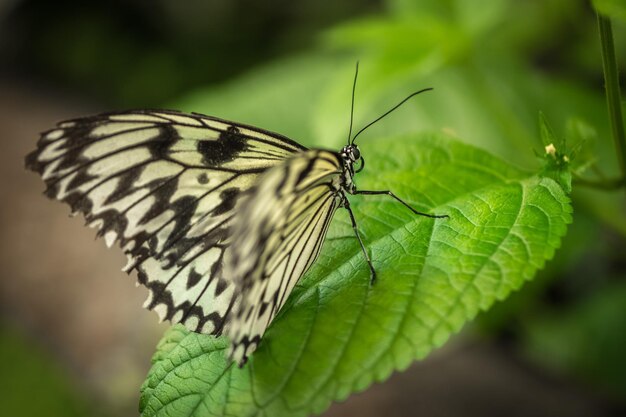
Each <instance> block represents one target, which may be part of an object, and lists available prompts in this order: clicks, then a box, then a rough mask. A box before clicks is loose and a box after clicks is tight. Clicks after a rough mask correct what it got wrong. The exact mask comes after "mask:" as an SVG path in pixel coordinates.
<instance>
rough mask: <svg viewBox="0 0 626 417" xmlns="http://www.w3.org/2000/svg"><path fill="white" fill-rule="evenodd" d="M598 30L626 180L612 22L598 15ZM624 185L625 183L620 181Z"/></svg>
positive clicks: (625, 138) (611, 119)
mask: <svg viewBox="0 0 626 417" xmlns="http://www.w3.org/2000/svg"><path fill="white" fill-rule="evenodd" d="M598 29H599V30H600V44H601V47H602V67H603V69H604V87H605V89H606V102H607V106H608V108H609V122H610V124H611V132H612V134H613V141H614V143H615V150H616V151H617V160H618V162H619V166H620V169H621V173H622V175H621V177H622V178H626V135H624V122H623V121H622V103H621V99H620V87H619V76H618V73H617V62H616V60H615V45H614V44H613V30H612V28H611V20H610V19H609V18H608V17H606V16H603V15H602V14H600V13H598ZM619 183H620V184H622V185H624V181H623V180H621V181H619Z"/></svg>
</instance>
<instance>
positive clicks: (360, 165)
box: [354, 157, 365, 174]
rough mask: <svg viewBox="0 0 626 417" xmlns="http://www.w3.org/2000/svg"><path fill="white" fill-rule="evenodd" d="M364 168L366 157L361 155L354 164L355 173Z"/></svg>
mask: <svg viewBox="0 0 626 417" xmlns="http://www.w3.org/2000/svg"><path fill="white" fill-rule="evenodd" d="M363 168H365V159H363V157H360V158H359V160H358V161H356V162H355V164H354V173H355V174H356V173H357V172H361V171H363Z"/></svg>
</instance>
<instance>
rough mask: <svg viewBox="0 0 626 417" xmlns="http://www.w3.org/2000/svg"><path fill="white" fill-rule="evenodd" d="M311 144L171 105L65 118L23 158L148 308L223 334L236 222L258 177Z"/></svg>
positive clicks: (230, 300)
mask: <svg viewBox="0 0 626 417" xmlns="http://www.w3.org/2000/svg"><path fill="white" fill-rule="evenodd" d="M303 151H306V148H304V147H302V146H301V145H299V144H297V143H296V142H294V141H292V140H290V139H288V138H286V137H284V136H281V135H278V134H275V133H271V132H267V131H264V130H261V129H258V128H254V127H251V126H246V125H241V124H238V123H233V122H229V121H225V120H221V119H217V118H212V117H208V116H202V115H198V114H184V113H179V112H175V111H163V110H158V111H146V110H141V111H130V112H120V113H109V114H102V115H98V116H94V117H86V118H80V119H75V120H70V121H66V122H62V123H59V124H58V126H57V127H56V128H55V129H52V130H50V131H48V132H45V133H43V134H42V137H41V139H40V140H39V142H38V145H37V150H35V151H34V152H33V153H31V154H30V155H28V156H27V158H26V165H27V167H28V168H30V169H31V170H33V171H36V172H38V173H39V174H40V175H41V176H42V178H43V180H44V181H45V183H46V186H47V189H46V194H47V195H48V196H49V197H51V198H55V199H58V200H61V201H64V202H66V203H68V204H69V205H70V207H71V209H72V212H73V213H82V214H83V215H84V216H85V219H86V221H87V224H88V225H90V226H91V227H96V228H97V229H98V235H99V236H103V237H104V238H105V240H106V243H107V245H109V246H111V245H112V244H113V243H114V242H116V241H117V242H119V245H120V247H121V248H122V249H123V251H124V252H125V253H126V254H127V256H128V264H127V266H126V267H125V270H127V271H131V270H137V271H138V274H139V282H140V283H141V284H143V285H145V286H146V287H147V288H148V289H149V290H150V291H149V297H148V300H146V307H147V308H149V309H152V310H155V311H156V312H157V313H158V314H159V316H160V317H161V319H167V320H170V321H172V322H174V323H176V322H180V323H184V324H185V326H186V327H187V328H189V329H191V330H193V331H197V332H202V333H207V334H220V333H221V331H222V329H223V327H224V322H225V319H226V317H227V316H228V315H229V312H230V311H231V310H232V309H233V307H234V304H235V302H236V301H237V299H238V298H237V297H236V293H235V291H236V288H235V285H233V281H232V280H231V279H229V278H228V277H225V276H224V272H223V267H224V253H225V249H226V248H228V247H229V245H230V244H231V234H230V232H229V230H230V226H231V224H232V222H233V217H234V214H235V212H236V211H237V207H238V206H239V204H240V196H241V195H242V193H244V192H245V191H246V190H249V189H250V188H251V187H252V186H253V185H254V184H255V183H256V181H257V179H258V177H259V175H260V174H261V173H263V172H264V171H266V170H267V169H268V168H271V167H274V166H276V165H279V164H282V163H283V162H284V161H285V159H286V158H288V157H290V156H292V155H293V154H294V153H301V152H303Z"/></svg>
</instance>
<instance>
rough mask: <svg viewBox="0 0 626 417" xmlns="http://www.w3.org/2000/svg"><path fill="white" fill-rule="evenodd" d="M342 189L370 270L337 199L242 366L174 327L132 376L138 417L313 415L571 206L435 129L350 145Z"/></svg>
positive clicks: (503, 287) (427, 337) (385, 369)
mask: <svg viewBox="0 0 626 417" xmlns="http://www.w3.org/2000/svg"><path fill="white" fill-rule="evenodd" d="M360 146H361V148H362V152H363V155H364V157H365V158H366V159H367V167H366V169H365V171H364V172H363V173H361V174H359V176H357V178H356V181H357V183H358V185H359V187H360V188H361V189H393V190H394V191H395V192H396V193H397V194H398V195H400V196H402V197H403V198H404V199H406V200H407V201H408V202H409V203H410V204H412V205H414V206H415V207H416V208H417V209H418V210H425V211H432V212H435V213H440V214H449V215H450V218H449V219H438V220H433V219H429V218H424V217H417V216H414V215H413V214H412V213H410V212H409V211H408V210H406V208H404V207H403V206H402V205H400V204H398V203H397V202H395V201H393V200H392V199H389V198H385V197H382V196H377V197H372V196H369V197H370V198H368V196H351V197H350V200H351V202H352V206H353V208H354V211H355V215H356V218H357V220H358V222H359V230H360V231H361V233H362V236H363V239H364V241H365V243H366V245H367V247H368V249H369V250H370V251H371V255H372V259H373V262H374V266H375V268H376V270H377V272H378V280H377V281H376V283H375V284H374V285H370V283H369V271H368V269H367V266H366V263H365V261H364V259H363V255H362V253H361V252H360V249H359V246H358V243H357V242H356V240H355V239H354V236H353V234H352V231H351V230H350V226H349V221H348V218H347V216H346V214H345V213H344V210H340V211H339V212H338V213H337V214H336V218H335V219H334V221H333V226H332V228H331V232H330V235H329V237H328V239H327V242H326V243H325V245H324V248H323V250H322V253H321V255H320V258H319V259H318V260H317V262H316V263H315V265H314V266H313V268H312V269H311V271H310V272H309V273H308V274H307V275H306V276H305V277H304V278H303V279H302V280H301V282H300V283H299V284H298V285H297V286H296V288H295V289H294V291H293V293H292V294H291V296H290V298H289V299H288V301H287V303H286V305H285V307H284V308H283V309H282V310H281V312H280V313H279V315H278V316H277V318H276V319H275V320H274V322H273V323H272V325H271V326H270V328H269V329H268V331H267V333H266V334H265V336H264V339H263V341H262V343H261V344H260V346H259V349H258V350H257V351H256V352H255V354H254V355H253V356H252V357H251V359H250V361H249V362H248V364H247V365H246V366H245V367H244V368H242V369H239V368H238V367H236V366H233V365H232V364H231V365H229V364H227V361H226V359H225V357H224V350H225V349H226V347H227V340H226V339H225V338H223V337H222V338H213V337H210V336H205V335H198V334H194V333H188V332H187V331H185V330H183V329H182V328H180V327H174V328H173V329H172V330H171V331H170V332H169V333H168V334H167V335H166V336H165V338H166V341H165V342H163V343H161V344H160V347H159V351H158V352H157V354H156V355H155V362H154V365H153V367H152V369H151V371H150V373H149V375H148V378H147V380H146V382H145V384H144V386H143V388H142V399H141V411H142V413H143V414H142V415H143V416H145V417H148V416H177V417H180V416H220V415H233V416H248V415H263V416H273V417H277V416H305V415H309V414H311V413H320V412H322V411H323V410H325V409H326V408H327V407H328V406H329V405H330V403H331V402H332V401H337V400H342V399H345V398H346V397H347V396H348V395H349V394H350V393H353V392H356V391H362V390H364V389H365V388H367V387H368V386H369V385H370V384H372V383H373V382H375V381H382V380H384V379H386V378H387V377H388V376H389V375H390V374H391V372H393V371H394V370H401V369H405V368H406V367H407V366H409V364H410V363H411V362H412V361H414V360H415V359H421V358H424V357H425V356H426V355H428V353H429V352H430V351H432V350H433V349H434V348H436V347H438V346H440V345H442V344H443V343H444V342H445V341H446V340H447V339H448V338H449V337H450V336H451V335H452V334H453V333H456V332H458V331H459V330H460V329H461V327H462V326H463V324H464V323H466V322H467V321H468V320H471V319H473V318H474V317H475V316H476V315H477V314H478V312H479V311H480V310H485V309H487V308H489V307H490V306H491V305H492V304H493V303H494V302H495V301H496V300H502V299H504V298H506V297H507V296H508V295H509V293H510V292H511V291H513V290H515V289H517V288H519V287H520V286H521V285H522V284H523V283H524V281H526V280H529V279H531V278H532V277H533V276H534V274H535V272H536V271H537V270H538V269H539V268H541V267H543V265H544V263H545V261H546V260H547V259H550V258H551V257H552V256H553V254H554V251H555V248H557V247H558V246H559V245H560V239H561V237H562V236H563V235H564V234H565V232H566V228H567V224H568V223H569V222H570V221H571V206H570V200H569V198H568V196H567V195H566V194H565V193H564V192H563V190H562V189H561V187H559V185H558V184H557V183H556V182H554V181H553V180H551V179H549V178H541V177H538V176H536V175H532V174H529V173H526V172H523V171H520V170H518V169H516V168H513V167H511V166H510V165H508V164H506V163H505V162H503V161H501V160H499V159H497V158H495V157H494V156H492V155H490V154H488V153H486V152H484V151H482V150H479V149H477V148H474V147H471V146H468V145H465V144H461V143H459V142H456V141H453V140H451V139H450V138H449V137H447V136H444V135H441V134H427V135H405V136H399V137H395V138H389V139H386V140H382V139H381V140H377V141H374V140H370V141H367V142H365V141H364V142H362V143H361V144H360Z"/></svg>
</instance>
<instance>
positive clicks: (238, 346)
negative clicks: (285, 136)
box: [225, 150, 343, 365]
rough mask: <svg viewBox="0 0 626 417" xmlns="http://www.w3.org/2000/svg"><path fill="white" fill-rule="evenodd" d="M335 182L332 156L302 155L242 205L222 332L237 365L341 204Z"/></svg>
mask: <svg viewBox="0 0 626 417" xmlns="http://www.w3.org/2000/svg"><path fill="white" fill-rule="evenodd" d="M341 174H342V163H341V159H340V157H339V156H338V155H337V154H335V153H332V152H328V151H322V150H310V151H307V152H302V153H299V154H297V155H295V156H293V157H292V158H290V159H288V160H287V161H286V162H285V163H283V164H281V165H279V166H276V167H274V168H272V169H270V170H268V171H267V172H266V173H265V174H263V175H262V176H261V177H260V178H259V181H258V183H257V186H256V187H255V188H254V189H253V190H252V191H251V193H250V194H249V195H248V196H246V197H245V198H244V199H243V200H242V204H241V206H240V208H239V210H238V213H237V218H236V220H235V221H234V223H233V229H232V238H233V243H232V246H231V247H230V249H229V250H228V252H227V253H226V266H225V267H226V271H227V274H228V276H229V277H231V278H232V279H233V281H234V282H235V285H236V286H237V287H238V290H237V291H238V292H239V293H241V302H240V304H239V305H238V306H237V309H236V310H235V314H233V317H232V319H231V320H230V321H229V323H228V325H227V328H226V334H227V335H228V336H229V338H230V340H231V357H232V358H233V360H235V361H237V362H238V363H239V364H240V365H242V364H243V363H245V361H246V359H247V357H248V356H249V355H250V354H251V353H252V352H253V351H254V350H255V349H256V346H257V345H258V343H259V341H260V340H261V337H262V335H263V333H264V332H265V329H266V328H267V326H268V325H269V324H270V322H271V321H272V319H273V318H274V316H275V315H276V313H277V312H278V310H279V309H280V308H281V307H282V305H283V304H284V303H285V300H286V299H287V296H288V295H289V293H290V292H291V290H292V289H293V287H294V285H295V284H296V282H297V281H298V280H299V279H300V277H301V276H302V275H303V274H304V273H305V272H306V271H307V270H308V269H309V267H310V266H311V264H312V263H313V262H314V261H315V259H316V258H317V255H318V254H319V251H320V249H321V247H322V243H323V241H324V237H325V235H326V232H327V230H328V226H329V224H330V221H331V219H332V217H333V214H334V212H335V210H336V209H337V207H339V206H340V204H341V201H342V198H343V194H342V193H341V191H340V179H341Z"/></svg>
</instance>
